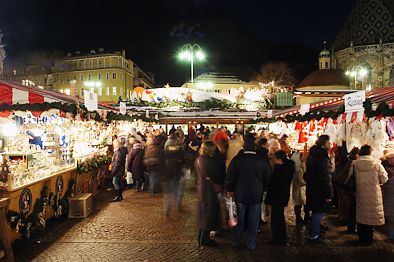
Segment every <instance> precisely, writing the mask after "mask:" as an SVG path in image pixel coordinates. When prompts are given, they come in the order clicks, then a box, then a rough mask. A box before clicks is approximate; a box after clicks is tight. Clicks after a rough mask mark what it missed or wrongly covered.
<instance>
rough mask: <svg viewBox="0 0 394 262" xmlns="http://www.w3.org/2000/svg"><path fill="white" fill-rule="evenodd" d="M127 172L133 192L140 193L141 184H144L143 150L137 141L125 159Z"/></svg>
mask: <svg viewBox="0 0 394 262" xmlns="http://www.w3.org/2000/svg"><path fill="white" fill-rule="evenodd" d="M127 171H128V172H130V173H131V174H132V177H133V180H134V184H135V190H136V191H137V192H140V191H141V187H142V184H143V183H144V172H145V167H144V150H143V148H142V145H141V143H140V142H139V141H136V142H135V143H134V144H133V146H132V148H131V150H130V153H129V154H128V158H127Z"/></svg>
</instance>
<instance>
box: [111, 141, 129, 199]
mask: <svg viewBox="0 0 394 262" xmlns="http://www.w3.org/2000/svg"><path fill="white" fill-rule="evenodd" d="M113 146H114V156H113V157H112V163H111V166H112V168H111V174H112V177H113V178H112V183H113V185H114V189H115V192H116V196H115V198H114V199H113V200H112V202H119V201H121V200H123V195H122V181H121V179H122V177H123V176H124V174H125V168H126V156H125V155H123V153H122V149H121V144H120V142H119V140H118V139H116V140H114V141H113Z"/></svg>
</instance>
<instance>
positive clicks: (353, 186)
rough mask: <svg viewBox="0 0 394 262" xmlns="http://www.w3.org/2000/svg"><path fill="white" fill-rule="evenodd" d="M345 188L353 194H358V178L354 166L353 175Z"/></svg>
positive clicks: (347, 180)
mask: <svg viewBox="0 0 394 262" xmlns="http://www.w3.org/2000/svg"><path fill="white" fill-rule="evenodd" d="M345 188H346V189H348V190H350V191H352V192H356V176H355V173H354V165H353V173H352V175H351V176H349V177H348V178H347V179H346V181H345Z"/></svg>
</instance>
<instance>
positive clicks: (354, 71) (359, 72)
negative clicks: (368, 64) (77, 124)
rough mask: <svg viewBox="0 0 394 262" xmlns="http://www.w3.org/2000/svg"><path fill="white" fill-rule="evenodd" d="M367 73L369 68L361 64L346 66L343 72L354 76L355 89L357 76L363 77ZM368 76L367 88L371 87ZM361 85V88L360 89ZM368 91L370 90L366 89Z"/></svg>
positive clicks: (355, 87)
mask: <svg viewBox="0 0 394 262" xmlns="http://www.w3.org/2000/svg"><path fill="white" fill-rule="evenodd" d="M368 73H369V70H368V69H367V68H365V67H363V66H360V65H358V66H351V67H348V69H347V70H346V72H345V74H346V75H347V76H349V77H354V89H357V83H358V78H359V77H365V76H366V75H367V74H368ZM370 85H371V84H370V77H368V86H367V89H371V86H370ZM362 88H363V87H362V85H361V89H362ZM368 91H370V90H368Z"/></svg>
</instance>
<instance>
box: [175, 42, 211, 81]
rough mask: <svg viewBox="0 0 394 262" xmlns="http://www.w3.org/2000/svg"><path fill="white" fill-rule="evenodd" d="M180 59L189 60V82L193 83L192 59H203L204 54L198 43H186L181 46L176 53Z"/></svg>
mask: <svg viewBox="0 0 394 262" xmlns="http://www.w3.org/2000/svg"><path fill="white" fill-rule="evenodd" d="M178 58H179V59H180V60H189V61H190V74H191V83H194V60H200V61H201V60H204V59H205V54H204V52H203V51H202V49H201V47H200V46H199V45H198V44H193V45H192V44H186V45H184V46H182V48H181V52H180V53H179V54H178Z"/></svg>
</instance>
